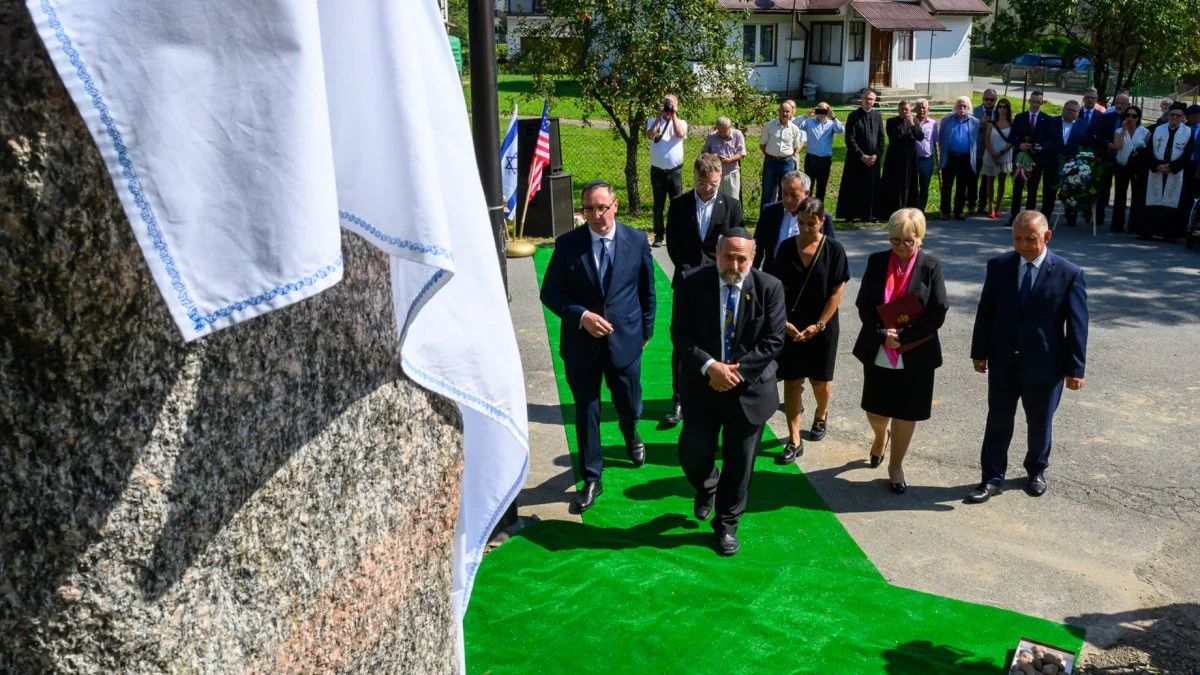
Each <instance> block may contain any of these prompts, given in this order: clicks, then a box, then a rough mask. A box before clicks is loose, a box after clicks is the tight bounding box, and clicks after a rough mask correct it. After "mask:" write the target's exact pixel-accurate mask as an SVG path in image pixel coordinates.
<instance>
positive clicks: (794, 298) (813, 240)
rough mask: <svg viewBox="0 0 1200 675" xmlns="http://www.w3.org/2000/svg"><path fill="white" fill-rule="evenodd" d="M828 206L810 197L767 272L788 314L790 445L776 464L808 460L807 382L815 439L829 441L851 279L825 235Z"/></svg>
mask: <svg viewBox="0 0 1200 675" xmlns="http://www.w3.org/2000/svg"><path fill="white" fill-rule="evenodd" d="M824 222H825V205H824V204H823V203H822V201H821V200H820V199H817V198H816V197H810V198H808V199H805V200H804V201H803V202H801V203H800V209H799V211H798V212H797V214H796V223H797V225H798V226H799V229H800V234H798V235H796V236H794V237H791V238H790V239H787V240H785V241H783V242H782V243H781V244H780V245H779V253H778V254H776V256H775V261H774V263H773V265H772V268H773V269H770V270H767V271H768V272H770V273H771V274H773V275H774V276H775V278H777V279H779V280H780V281H781V282H783V291H784V303H785V307H786V308H787V324H786V326H785V327H786V329H787V336H788V341H787V342H785V343H784V347H783V353H782V354H780V355H779V359H778V363H779V374H778V377H779V379H781V380H783V410H784V414H785V415H786V416H787V424H788V442H787V445H786V446H784V448H783V452H782V453H780V455H779V456H778V457H776V458H775V463H776V464H787V463H789V462H793V461H795V459H796V458H797V457H799V456H800V455H802V454H804V441H803V440H802V439H801V438H800V422H801V420H800V416H801V414H803V413H804V401H803V395H804V379H805V378H808V381H809V382H810V383H811V384H812V389H813V397H814V398H816V400H817V410H816V414H815V415H814V417H813V426H812V432H811V438H812V440H814V441H819V440H821V439H822V438H824V437H825V428H826V427H825V420H826V417H827V416H828V415H829V396H830V393H831V390H832V385H831V382H832V380H833V363H834V360H835V359H836V358H837V345H838V305H839V304H840V303H841V302H842V294H843V293H845V291H846V282H847V281H848V280H849V279H850V265H849V264H848V263H847V261H846V250H845V249H844V248H842V245H841V244H839V243H837V241H835V240H834V239H832V238H829V237H827V236H825V235H824V234H822V233H821V226H822V225H823V224H824Z"/></svg>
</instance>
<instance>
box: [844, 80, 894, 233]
mask: <svg viewBox="0 0 1200 675" xmlns="http://www.w3.org/2000/svg"><path fill="white" fill-rule="evenodd" d="M883 143H884V141H883V116H882V115H880V114H879V111H878V110H875V92H874V91H873V90H871V89H868V90H866V91H865V92H863V95H862V105H861V107H859V108H858V109H857V110H855V111H854V112H852V113H850V115H849V116H848V117H846V165H845V168H844V169H843V170H842V184H841V186H839V188H838V203H837V217H838V220H879V219H880V218H881V217H883V218H886V217H887V216H886V215H881V214H878V213H875V190H876V189H877V188H878V187H879V170H880V169H881V168H882V165H881V164H880V162H879V160H880V158H881V157H882V156H883Z"/></svg>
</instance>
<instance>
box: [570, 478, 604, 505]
mask: <svg viewBox="0 0 1200 675" xmlns="http://www.w3.org/2000/svg"><path fill="white" fill-rule="evenodd" d="M602 494H604V485H602V484H601V483H600V481H598V480H597V481H592V482H591V483H588V484H586V485H584V486H583V489H582V490H580V491H579V494H577V495H575V506H576V507H578V509H579V512H580V513H583V512H584V511H587V510H588V509H590V508H592V507H593V506H595V505H596V497H599V496H600V495H602Z"/></svg>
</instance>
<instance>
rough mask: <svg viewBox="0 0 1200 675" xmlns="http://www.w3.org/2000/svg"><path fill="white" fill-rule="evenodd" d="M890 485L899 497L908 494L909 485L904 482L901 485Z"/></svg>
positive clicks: (890, 483) (889, 483)
mask: <svg viewBox="0 0 1200 675" xmlns="http://www.w3.org/2000/svg"><path fill="white" fill-rule="evenodd" d="M888 485H889V486H891V488H892V492H895V493H896V494H898V495H902V494H904V493H905V492H908V484H907V483H905V482H904V481H900V482H899V483H893V482H891V481H888Z"/></svg>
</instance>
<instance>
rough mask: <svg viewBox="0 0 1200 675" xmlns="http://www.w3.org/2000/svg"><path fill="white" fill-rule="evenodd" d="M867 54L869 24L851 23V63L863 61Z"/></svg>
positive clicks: (863, 22) (848, 57) (861, 22)
mask: <svg viewBox="0 0 1200 675" xmlns="http://www.w3.org/2000/svg"><path fill="white" fill-rule="evenodd" d="M866 54H867V22H866V21H851V22H850V54H849V56H847V57H846V58H847V60H849V61H862V60H864V59H865V58H866Z"/></svg>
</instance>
